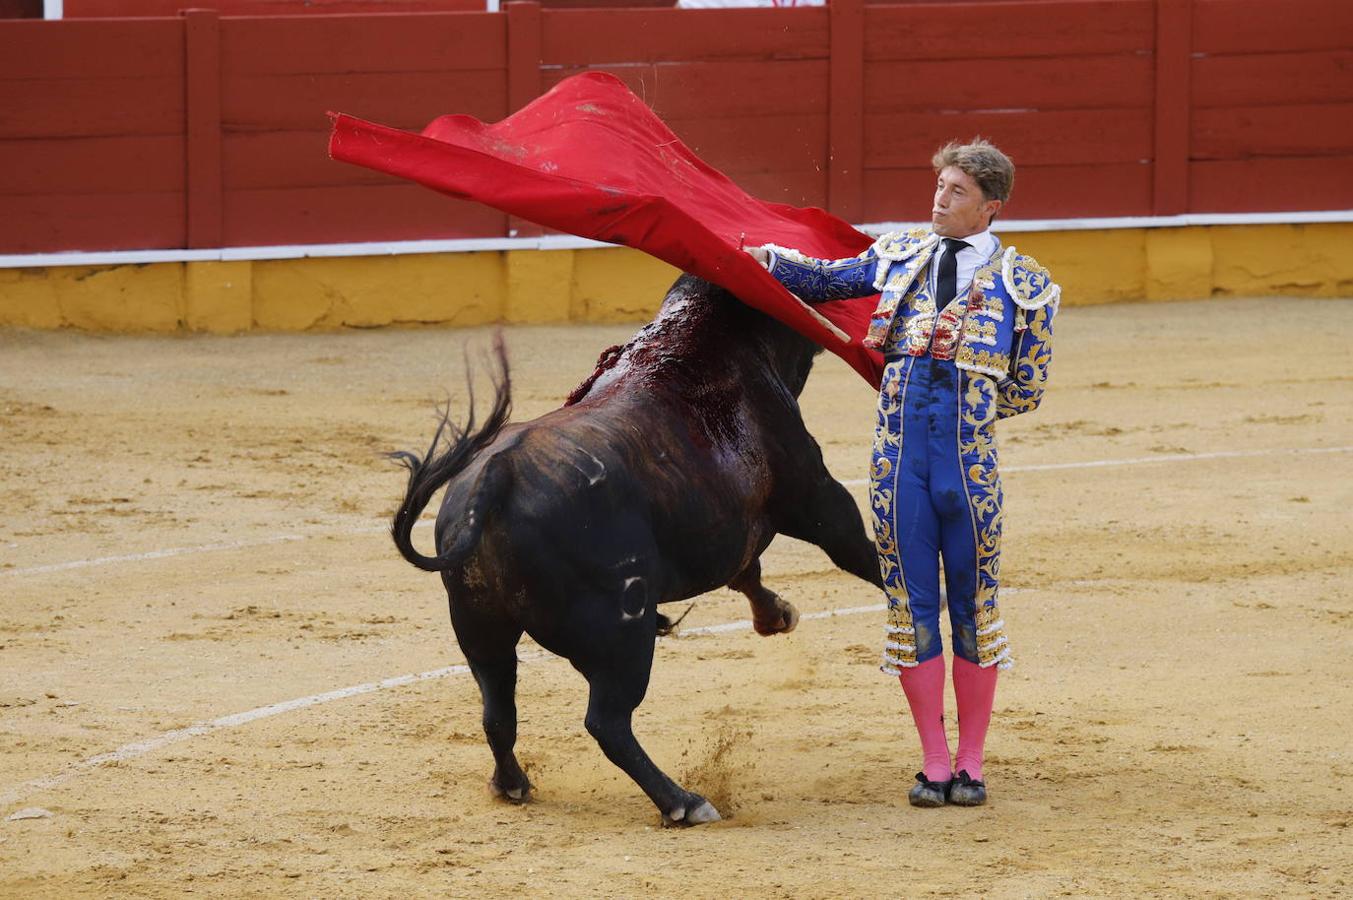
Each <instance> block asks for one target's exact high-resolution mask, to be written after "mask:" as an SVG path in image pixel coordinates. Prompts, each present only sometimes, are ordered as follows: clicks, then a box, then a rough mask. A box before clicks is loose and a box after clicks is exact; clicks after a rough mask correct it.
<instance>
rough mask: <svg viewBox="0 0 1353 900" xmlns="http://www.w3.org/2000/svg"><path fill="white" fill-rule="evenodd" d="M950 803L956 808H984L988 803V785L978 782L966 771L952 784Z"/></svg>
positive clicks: (959, 774)
mask: <svg viewBox="0 0 1353 900" xmlns="http://www.w3.org/2000/svg"><path fill="white" fill-rule="evenodd" d="M951 785H952V786H951V787H950V788H949V802H950V803H952V804H954V805H955V806H982V805H983V804H984V803H986V802H987V785H986V782H984V781H978V780H977V779H975V778H973V777H971V776H970V775H969V774H968V770H967V769H964V770H963V771H961V772H959V773H958V776H957V777H956V778H954V780H953V782H951Z"/></svg>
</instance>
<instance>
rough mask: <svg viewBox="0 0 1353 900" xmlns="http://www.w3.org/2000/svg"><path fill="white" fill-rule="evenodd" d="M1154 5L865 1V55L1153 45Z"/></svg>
mask: <svg viewBox="0 0 1353 900" xmlns="http://www.w3.org/2000/svg"><path fill="white" fill-rule="evenodd" d="M1152 6H1153V4H1152V0H1097V2H1085V0H1067V2H1047V3H1033V2H1025V3H964V4H962V5H961V6H959V5H954V6H949V7H947V8H946V7H945V6H936V5H931V4H916V5H897V6H893V5H887V6H871V7H870V8H869V9H868V11H867V12H866V14H865V16H866V18H865V22H866V27H865V35H866V37H865V58H866V59H868V60H870V61H871V62H872V61H890V60H899V59H906V60H913V61H922V60H953V59H963V60H965V61H966V60H968V59H971V58H973V57H976V56H979V55H980V54H984V53H990V52H994V53H999V54H1000V55H1002V56H1010V57H1027V56H1046V57H1055V58H1059V59H1060V58H1063V57H1067V56H1084V55H1092V54H1109V53H1133V52H1135V51H1138V50H1146V49H1150V48H1151V46H1152V43H1153V36H1152V22H1153V21H1154V18H1153V10H1152ZM907 83H908V84H912V85H918V86H920V85H925V84H926V83H925V82H907Z"/></svg>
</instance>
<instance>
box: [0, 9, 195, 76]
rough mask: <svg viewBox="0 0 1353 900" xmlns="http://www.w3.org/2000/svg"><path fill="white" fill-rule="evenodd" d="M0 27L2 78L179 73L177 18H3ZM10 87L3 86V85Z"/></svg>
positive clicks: (180, 54)
mask: <svg viewBox="0 0 1353 900" xmlns="http://www.w3.org/2000/svg"><path fill="white" fill-rule="evenodd" d="M3 25H4V27H3V29H0V81H4V80H6V79H11V78H20V79H24V80H29V79H37V78H80V77H89V78H99V77H121V78H131V77H137V76H152V77H153V76H170V77H174V78H181V77H183V26H182V25H181V24H180V22H179V20H178V19H145V20H141V21H137V20H133V19H125V20H114V21H109V22H47V21H27V20H25V21H7V22H4V23H3ZM9 89H10V88H9V87H8V86H7V87H6V90H9Z"/></svg>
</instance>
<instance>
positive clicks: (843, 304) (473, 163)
mask: <svg viewBox="0 0 1353 900" xmlns="http://www.w3.org/2000/svg"><path fill="white" fill-rule="evenodd" d="M331 115H332V116H333V133H332V135H331V136H330V139H329V155H330V156H332V157H333V158H334V159H337V160H341V161H344V162H351V163H356V164H357V165H360V166H366V167H368V168H371V169H375V170H377V171H380V172H387V173H389V174H391V175H397V176H399V177H401V178H407V179H409V180H411V181H416V182H418V183H419V184H422V185H425V186H427V187H430V188H433V189H434V190H438V191H441V192H442V193H445V194H450V195H451V196H453V197H460V198H466V199H470V200H475V201H478V202H479V203H484V204H487V205H488V206H492V207H494V208H496V209H500V210H502V211H503V212H506V213H508V214H510V215H514V216H518V217H520V218H523V219H528V220H530V221H532V222H536V223H539V224H540V225H544V226H546V227H548V228H553V229H556V230H558V231H564V232H568V233H570V234H575V235H579V236H580V237H585V238H591V239H594V240H598V241H606V242H608V243H612V244H623V245H625V246H628V247H634V248H635V249H637V250H642V251H644V252H645V253H649V254H651V255H653V256H656V257H657V258H658V259H661V260H663V261H664V262H666V263H669V264H671V265H673V266H676V267H677V268H678V269H681V270H683V271H686V272H690V273H692V274H694V275H698V276H700V277H701V278H704V279H705V280H707V281H712V282H714V283H715V284H718V285H720V286H722V287H724V288H727V289H728V290H729V291H732V292H733V293H734V294H736V295H737V296H738V297H739V298H741V299H742V300H743V301H744V302H745V303H747V304H749V305H750V306H753V307H755V308H756V309H759V310H761V311H762V312H764V313H766V314H768V315H771V316H773V317H775V318H776V319H779V320H780V321H781V322H783V323H784V324H786V325H788V326H789V327H790V328H793V329H794V330H795V331H797V332H799V333H800V334H802V335H804V336H805V337H808V338H810V339H812V340H813V341H816V342H817V343H819V344H821V345H822V346H823V347H825V348H826V349H828V350H830V351H831V352H833V353H835V354H836V355H837V356H840V357H841V358H842V359H844V360H845V361H846V362H847V363H849V364H850V365H851V367H852V368H854V369H855V371H857V372H859V373H860V375H861V376H863V377H864V378H865V380H866V381H868V382H869V383H870V384H871V385H873V386H874V387H875V388H877V387H878V384H879V380H880V377H881V374H882V370H883V359H882V357H881V356H879V354H878V353H876V352H875V351H872V350H868V349H866V348H865V347H864V346H863V345H862V344H861V343H860V340H861V338H863V337H864V334H865V331H866V330H867V329H868V327H869V316H870V313H872V312H873V310H874V305H875V302H876V301H875V299H874V298H872V297H871V298H863V299H859V300H838V301H833V302H829V303H819V304H816V305H814V306H812V307H809V306H808V305H807V304H805V303H803V302H802V301H800V300H799V299H798V298H797V297H795V296H794V295H793V294H791V293H790V292H789V291H787V290H785V288H784V287H783V286H782V285H781V284H780V283H779V282H778V281H776V280H775V279H774V278H773V277H772V276H771V275H770V273H768V272H767V271H766V270H765V269H764V268H762V267H761V266H760V265H759V264H758V263H757V262H756V261H755V260H754V259H752V258H751V257H750V256H748V255H747V254H746V253H744V252H742V251H741V250H740V249H739V243H740V241H741V239H742V236H743V234H744V233H745V235H746V244H747V245H748V246H755V245H759V244H763V243H775V244H779V245H781V246H785V247H793V248H795V249H797V250H801V251H803V252H804V253H807V254H808V255H810V256H817V257H824V258H828V259H839V258H842V257H846V256H854V255H855V254H857V253H860V252H861V251H863V250H864V249H865V248H866V247H868V246H869V245H870V243H872V239H871V238H870V237H869V236H868V235H866V234H863V233H862V232H859V231H856V230H855V229H854V228H852V227H850V225H848V224H847V223H846V222H844V221H842V220H840V219H838V218H836V217H835V216H833V215H831V214H829V213H827V212H825V211H823V210H821V209H816V208H812V209H800V208H798V207H794V206H786V205H784V204H781V203H767V202H765V201H762V200H757V199H756V198H754V197H751V196H749V195H748V194H747V193H746V192H745V191H743V190H742V189H741V188H739V187H738V186H737V185H735V184H734V183H733V182H732V181H730V180H729V179H728V178H727V176H725V175H724V174H723V173H721V172H719V171H717V170H716V169H714V168H712V167H710V166H708V165H706V164H705V163H704V162H703V161H702V160H701V159H700V158H699V157H697V156H696V155H695V154H694V153H692V152H691V151H690V149H689V148H688V147H687V146H686V145H685V144H683V143H682V142H681V141H680V140H679V139H678V138H677V137H676V135H674V134H673V133H672V131H671V130H670V129H669V128H668V127H667V126H666V125H664V124H663V122H662V120H660V119H659V118H658V117H657V116H656V115H654V113H653V111H652V110H651V109H649V108H648V106H647V105H646V104H645V103H644V102H643V101H642V100H640V99H639V98H638V97H636V96H635V95H634V94H633V93H631V92H630V90H629V89H628V88H627V87H625V85H624V83H623V82H621V81H620V80H619V79H617V78H615V77H614V76H612V75H608V74H605V73H601V72H588V73H585V74H582V75H576V76H574V77H572V78H568V79H566V80H564V81H562V82H560V83H559V84H558V85H556V86H555V87H554V88H553V89H552V90H550V91H549V92H548V93H546V94H545V95H543V96H541V97H539V98H537V99H536V100H535V101H533V102H532V103H531V104H530V105H528V106H526V107H524V108H523V109H521V110H519V111H518V112H516V113H514V114H512V115H511V116H508V117H507V118H506V119H504V120H503V121H501V122H498V123H496V124H493V125H488V124H485V123H483V122H481V121H479V120H478V119H475V118H473V117H471V116H442V117H441V118H439V119H436V120H435V121H433V122H432V124H430V125H428V126H427V127H426V128H424V129H423V131H422V133H421V134H413V133H412V132H408V131H400V130H399V129H395V128H388V127H386V126H384V125H377V124H374V123H372V122H365V121H363V120H361V119H356V118H353V117H352V116H347V115H343V114H341V113H336V114H331Z"/></svg>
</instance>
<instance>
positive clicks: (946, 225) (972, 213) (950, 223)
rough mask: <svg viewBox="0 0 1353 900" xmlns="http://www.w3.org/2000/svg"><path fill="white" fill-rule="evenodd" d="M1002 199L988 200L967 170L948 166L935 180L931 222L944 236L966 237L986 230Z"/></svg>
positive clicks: (935, 229) (937, 232) (940, 234)
mask: <svg viewBox="0 0 1353 900" xmlns="http://www.w3.org/2000/svg"><path fill="white" fill-rule="evenodd" d="M1000 208H1001V201H999V200H988V199H986V198H985V197H983V196H982V189H981V188H980V187H979V186H978V184H977V182H976V181H974V180H973V177H972V176H971V175H969V174H968V173H967V172H964V171H963V170H962V169H960V168H958V167H957V166H946V167H945V168H944V169H942V170H941V171H940V176H939V180H938V181H937V182H936V184H935V201H934V203H932V204H931V207H930V222H931V226H932V227H933V229H934V231H935V233H936V234H938V235H939V236H940V237H949V238H965V237H967V236H968V235H971V234H977V233H978V232H979V231H986V229H987V227H988V226H990V225H991V217H992V216H994V215H996V211H997V210H999V209H1000Z"/></svg>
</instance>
